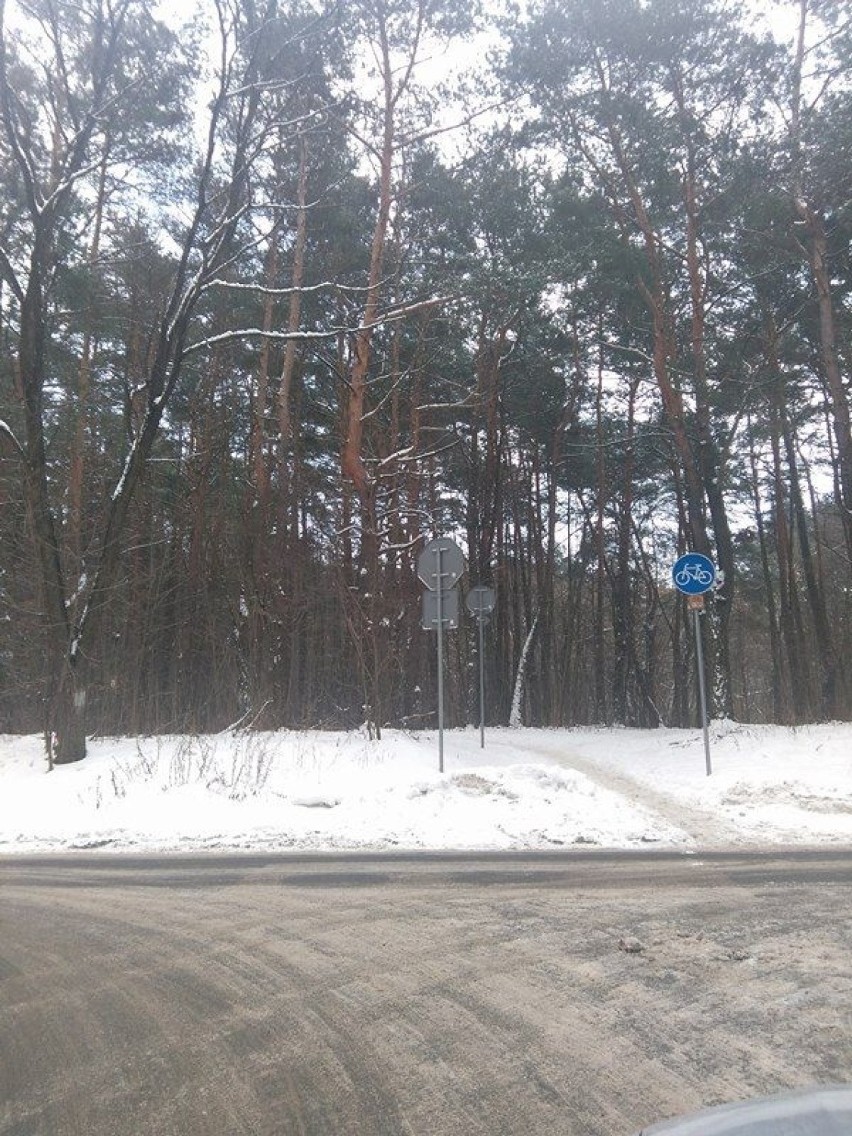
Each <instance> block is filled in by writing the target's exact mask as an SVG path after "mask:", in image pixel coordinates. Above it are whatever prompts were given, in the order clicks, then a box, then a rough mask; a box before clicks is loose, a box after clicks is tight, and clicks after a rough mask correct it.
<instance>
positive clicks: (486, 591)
mask: <svg viewBox="0 0 852 1136" xmlns="http://www.w3.org/2000/svg"><path fill="white" fill-rule="evenodd" d="M495 602H496V597H495V595H494V589H493V588H486V587H485V586H484V585H483V584H477V586H476V587H475V588H471V589H470V591H469V592H468V593H467V600H466V603H467V610H468V611H469V612H470V613H471V615H475V616H476V622H477V626H478V628H479V746H480V749H485V654H484V649H483V639H484V635H483V631H482V629H483V627H484V625H485V624H486V622H487V621H488V616H489V615H490V614H491V612H492V611H493V610H494V604H495Z"/></svg>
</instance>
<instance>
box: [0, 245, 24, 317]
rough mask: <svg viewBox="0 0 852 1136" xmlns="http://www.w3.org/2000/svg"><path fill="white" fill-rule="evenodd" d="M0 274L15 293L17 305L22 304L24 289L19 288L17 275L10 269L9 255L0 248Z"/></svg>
mask: <svg viewBox="0 0 852 1136" xmlns="http://www.w3.org/2000/svg"><path fill="white" fill-rule="evenodd" d="M0 274H2V277H3V279H4V280H5V281H6V283H7V284H8V285H9V287H10V288H11V289H12V291H13V292H14V293H15V298H16V299H17V301H18V303H19V304H22V303H23V302H24V289H23V288H22V287H21V284H20V281H19V280H18V277H17V274H16V272H15V270H14V268H13V267H12V261H11V260H10V259H9V254H8V253H7V252H6V250H5V249H4V248H2V247H0Z"/></svg>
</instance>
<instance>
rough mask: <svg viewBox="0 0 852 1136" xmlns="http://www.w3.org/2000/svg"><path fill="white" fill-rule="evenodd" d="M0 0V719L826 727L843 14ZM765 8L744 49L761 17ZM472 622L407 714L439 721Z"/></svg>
mask: <svg viewBox="0 0 852 1136" xmlns="http://www.w3.org/2000/svg"><path fill="white" fill-rule="evenodd" d="M165 14H168V15H169V17H170V18H169V20H168V21H166V20H165V19H164V18H162V16H163V15H164V13H163V12H161V11H160V10H159V9H158V8H156V7H155V6H153V5H152V4H150V3H147V2H144V0H143V2H140V0H78V2H75V3H74V4H71V3H70V2H68V0H28V2H27V3H26V4H24V3H21V2H18V0H5V4H3V3H2V0H0V30H2V34H1V35H0V184H2V196H0V341H2V347H3V350H2V354H0V731H4V732H20V731H34V730H38V731H42V730H43V731H44V732H45V737H46V739H47V740H48V743H49V745H50V747H51V749H52V757H53V759H54V760H56V761H60V762H68V761H74V760H78V759H79V758H81V757H83V756H84V755H85V738H86V736H87V735H91V734H92V733H94V732H98V733H101V734H113V733H122V734H124V733H130V734H135V733H151V732H185V731H202V730H203V731H209V730H220V729H223V728H225V727H227V726H229V725H232V724H233V723H235V722H240V723H242V724H244V725H252V726H256V727H258V728H261V727H262V728H274V727H278V726H293V727H312V726H323V727H327V728H328V727H341V728H348V727H351V726H353V725H358V724H361V723H364V722H367V723H368V725H369V726H370V728H371V729H375V730H377V731H380V730H381V728H382V727H383V726H385V725H394V726H403V727H408V728H418V727H425V726H434V725H435V684H436V678H435V672H436V667H435V636H434V634H433V633H430V632H426V631H424V630H422V629H421V626H420V620H421V594H422V591H423V589H422V586H421V584H420V582H419V581H418V579H417V574H416V562H417V556H418V554H419V553H420V551H421V550H422V547H423V543H424V541H426V540H428V539H430V538H432V537H434V536H436V535H439V534H440V535H448V536H452V537H454V538H455V539H456V540H457V541H458V542H459V543H460V544H461V545H462V546H463V548H464V550H465V555H466V558H467V574H466V577H465V579H464V581H463V583H462V588H463V590H466V589H467V588H468V587H469V586H472V585H475V584H487V585H490V586H492V587H493V588H494V589H495V591H496V596H497V606H496V610H495V612H494V614H493V617H492V619H491V621H490V622H489V624H488V626H487V628H486V634H485V643H486V651H485V662H486V691H487V720H488V721H489V723H502V722H506V721H507V720H508V718H509V713H510V709H511V706H512V702H513V696H514V694H515V691H516V687H518V683H519V666H520V663H521V660H522V658H523V660H524V667H523V668H522V670H523V674H522V675H521V679H522V680H523V688H522V691H521V690H520V688H519V694H522V697H521V700H520V703H519V705H520V707H521V713H522V718H523V721H524V722H526V723H527V724H530V725H544V726H562V725H571V724H590V723H608V724H613V723H623V724H625V725H639V726H656V725H658V724H661V723H665V724H667V725H689V724H693V723H694V722H695V714H696V709H695V702H696V695H695V679H694V675H695V669H696V668H695V658H694V650H695V646H694V641H693V637H692V634H691V627H690V623H689V622H688V619H687V612H686V610H685V605H684V601H683V598H682V597H680V596H678V595H677V594H676V593H675V592H674V591H673V589H672V586H671V574H670V573H671V565H672V563H673V562H674V560H675V558H676V557H677V556H678V555H679V554H680V553H682V552H684V551H685V550H693V551H697V552H703V553H705V554H707V555H710V556H711V557H712V558H713V560H714V561H715V563H716V565H717V567H718V568H719V569H720V570H721V583H720V586H718V587H717V588H716V589H715V590H714V592H713V594H712V597H711V598H710V601H709V603H708V610H707V613H706V615H705V616H704V617H703V627H704V632H705V633H704V644H705V655H706V665H707V668H708V672H709V674H710V677H711V686H712V697H713V706H712V712H713V714H714V715H716V716H727V717H732V718H736V719H738V720H742V721H773V722H780V723H798V722H805V721H813V720H826V719H833V718H837V719H848V718H849V717H850V716H852V665H850V663H849V662H848V659H847V658H846V654H847V652H846V647H847V644H848V642H849V634H850V615H851V614H852V613H850V583H852V574H851V573H850V564H852V512H850V508H852V432H850V362H852V335H850V330H852V312H850V297H852V263H850V255H849V250H850V236H852V160H850V159H852V83H850V78H851V77H852V23H850V16H849V12H848V8H847V7H846V5H845V4H843V3H841V2H839V0H788V2H784V0H780V2H779V3H778V4H777V5H774V6H773V7H771V8H766V9H765V10H764V14H765V15H768V16H770V17H771V20H770V23H769V24H768V25H767V27H772V26H775V27H777V28H779V29H783V32H782V31H778V32H777V34H775V35H774V36H773V35H771V34H769V31H767V30H764V29H763V28H762V26H761V23H760V21H758V20H757V19H756V18H755V15H754V13H753V12H751V11H750V10H749V9H747V8H745V7H743V6H739V5H731V4H729V3H726V2H724V0H599V2H596V3H594V4H589V3H588V2H587V0H584V2H580V0H538V2H537V3H533V4H531V5H530V6H529V8H528V9H527V10H525V11H524V12H523V13H521V12H519V11H517V10H515V9H513V8H512V7H511V6H509V7H508V8H506V9H504V10H502V11H501V12H496V11H495V10H494V9H493V8H489V7H488V6H486V5H482V6H481V7H480V6H479V5H478V4H476V3H471V2H470V0H464V2H462V0H346V2H345V3H344V4H334V3H329V4H328V5H327V6H326V5H325V4H324V3H323V0H202V2H201V3H200V4H199V9H198V13H197V16H196V17H195V18H193V19H192V20H191V21H189V22H187V23H185V24H183V25H182V26H180V27H178V26H176V25H175V23H174V21H173V17H172V14H171V13H165ZM772 20H774V21H775V23H774V24H773V23H772ZM476 653H477V643H476V626H475V623H474V621H473V620H472V619H469V620H468V621H467V622H463V624H462V627H461V628H460V629H459V630H458V631H452V632H449V633H448V634H447V636H446V655H447V658H446V666H447V672H448V676H449V679H450V681H449V684H448V695H447V707H446V710H447V719H448V722H449V723H452V724H464V723H467V722H475V721H476V720H477V713H478V678H477V673H478V672H477V669H476V668H477V657H476Z"/></svg>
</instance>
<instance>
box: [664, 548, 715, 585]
mask: <svg viewBox="0 0 852 1136" xmlns="http://www.w3.org/2000/svg"><path fill="white" fill-rule="evenodd" d="M715 579H716V566H715V565H714V563H713V561H712V560H711V559H710V557H709V556H704V555H703V554H702V553H700V552H687V553H685V555H683V556H680V557H678V559H677V560H676V561H675V563H674V565H673V566H672V580H673V582H674V586H675V587H676V588H677V589H678V591H680V592H683V593H684V594H685V595H687V596H700V595H701V594H702V593H703V592H709V591H710V589H711V588H712V587H713V582H714V580H715Z"/></svg>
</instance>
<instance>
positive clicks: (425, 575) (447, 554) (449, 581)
mask: <svg viewBox="0 0 852 1136" xmlns="http://www.w3.org/2000/svg"><path fill="white" fill-rule="evenodd" d="M463 572H464V556H463V555H462V550H461V549H460V548H459V546H458V545H457V544H456V543H455V541H453V540H450V539H449V538H448V537H438V538H437V539H436V540H430V541H429V543H428V544H427V545H426V547H425V548H424V549H423V551H422V552H421V553H420V556H419V557H418V560H417V575H418V576H419V577H420V580H421V582H422V583H423V584H425V585H426V587H427V588H428V589H429V591H430V592H434V593H435V618H434V621H433V620H432V619H431V618H429V619H428V621H427V616H428V615H431V612H430V608H431V604H427V603H426V597H425V596H424V604H423V626H424V627H426V628H429V627H431V626H432V625H433V622H434V626H435V628H436V630H437V632H438V771H439V772H440V773H443V772H444V624H445V623H448V624H449V625H450V626H455V627H458V594H457V593H456V594H454V601H455V602H454V603H452V602H450V604H449V605H448V606H449V607H450V609H451V615H450V617H449V618H447V617H446V616H445V615H444V606H445V604H444V601H445V599H448V596H449V595H450V594H452V593H451V589H452V588H453V585H454V584H456V583H457V581H458V580H459V578H460V577H461V575H462V573H463ZM453 609H454V610H453Z"/></svg>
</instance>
